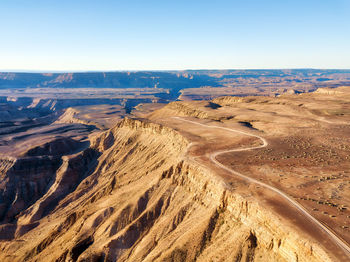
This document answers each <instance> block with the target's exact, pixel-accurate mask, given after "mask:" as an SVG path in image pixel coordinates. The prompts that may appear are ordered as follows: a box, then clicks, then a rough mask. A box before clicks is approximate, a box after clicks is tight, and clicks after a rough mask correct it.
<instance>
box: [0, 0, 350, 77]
mask: <svg viewBox="0 0 350 262" xmlns="http://www.w3.org/2000/svg"><path fill="white" fill-rule="evenodd" d="M0 25H1V30H0V70H2V71H3V70H11V69H12V70H45V71H50V70H70V71H71V70H166V69H225V68H232V69H236V68H310V67H312V68H350V0H210V1H208V0H94V1H92V0H31V1H28V0H1V1H0Z"/></svg>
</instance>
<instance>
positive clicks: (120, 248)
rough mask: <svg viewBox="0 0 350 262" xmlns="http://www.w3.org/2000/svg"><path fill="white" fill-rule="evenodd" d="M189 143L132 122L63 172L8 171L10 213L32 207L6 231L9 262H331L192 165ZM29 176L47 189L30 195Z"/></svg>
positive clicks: (65, 163)
mask: <svg viewBox="0 0 350 262" xmlns="http://www.w3.org/2000/svg"><path fill="white" fill-rule="evenodd" d="M188 145H189V141H187V140H186V139H185V138H184V137H183V136H182V135H180V134H179V133H177V132H176V131H174V130H173V129H171V128H168V127H164V126H161V125H158V124H154V123H151V122H145V121H141V120H132V119H128V118H125V119H124V120H123V121H121V122H120V123H119V124H118V125H117V126H116V127H114V128H112V129H110V130H108V131H106V132H104V133H103V134H101V135H100V136H98V137H95V138H94V139H93V140H92V141H91V146H90V148H88V149H85V150H84V151H82V152H81V153H78V154H76V155H72V156H70V157H64V158H63V159H62V160H57V161H58V162H57V163H56V164H55V166H54V167H53V166H48V167H47V166H45V164H43V163H45V159H40V161H44V162H43V163H41V167H40V168H39V165H35V167H34V166H33V168H36V169H37V170H38V171H39V172H37V171H35V172H33V174H36V176H37V180H35V179H34V178H33V177H29V176H28V175H27V173H25V172H24V171H23V170H24V169H25V168H27V166H26V165H23V164H20V163H17V162H11V160H8V162H6V163H5V164H4V165H2V166H3V167H5V166H7V168H3V171H2V172H3V174H5V173H6V174H9V172H12V175H11V176H8V178H7V179H17V180H16V181H17V182H16V183H15V184H13V185H17V187H14V186H12V188H11V189H6V192H12V195H11V194H9V195H11V198H12V199H13V201H12V202H11V203H12V206H11V207H9V209H8V210H14V209H15V208H17V210H19V209H18V207H19V206H20V205H21V208H22V209H23V208H26V207H27V206H24V205H23V204H20V200H21V199H24V198H27V199H28V198H30V199H31V201H30V203H31V204H32V205H31V206H30V207H29V208H27V209H26V210H25V211H24V212H22V213H21V214H19V215H18V216H17V217H16V218H14V217H13V215H12V218H13V219H16V223H13V224H3V225H2V226H0V232H4V233H5V232H6V234H8V235H11V232H12V239H11V238H8V239H7V241H5V242H4V241H3V242H0V248H1V250H2V252H1V253H0V260H1V261H330V260H331V259H330V257H329V256H328V254H327V253H326V252H325V251H324V250H323V249H322V248H321V247H320V246H318V244H316V243H314V242H313V241H311V240H310V239H305V238H304V237H303V236H301V235H300V234H299V233H298V232H297V231H296V230H295V229H294V228H292V227H289V226H288V225H284V224H283V221H281V219H280V218H278V217H277V216H276V215H275V214H274V213H273V212H271V211H268V210H266V209H264V208H263V207H261V206H260V205H259V204H258V203H257V202H255V201H254V200H253V199H247V198H245V197H243V196H241V195H239V194H238V193H236V192H235V191H234V190H233V189H230V188H229V187H227V186H226V184H225V183H224V182H223V181H222V180H221V179H220V178H218V177H217V176H215V174H213V171H211V170H209V169H206V168H204V167H202V166H200V165H199V164H197V163H196V162H194V161H192V160H189V159H187V158H184V155H185V152H186V150H187V148H188ZM37 161H39V160H37ZM50 163H51V164H50V165H52V163H53V162H50ZM58 166H59V167H58ZM6 170H7V171H6ZM48 170H51V171H50V174H44V172H48ZM26 172H28V171H26ZM38 174H41V175H38ZM24 177H26V179H29V178H30V181H37V183H36V184H35V183H34V182H31V184H30V187H29V189H30V190H25V189H26V188H28V187H26V185H27V184H26V183H27V182H24V181H23V179H24ZM43 177H45V179H46V180H43ZM25 181H26V180H25ZM44 181H46V182H44ZM28 183H29V182H28ZM40 183H45V184H44V185H42V184H40ZM48 187H49V188H48ZM42 188H48V189H47V190H46V192H44V191H43V190H42ZM32 189H33V190H34V189H36V191H35V190H34V191H35V192H39V191H40V192H41V193H40V194H31V193H30V192H34V191H33V190H32ZM19 196H22V198H20V197H19ZM33 196H35V197H33ZM2 199H4V197H3V198H2ZM3 213H4V212H3ZM15 213H16V212H14V211H12V214H15ZM6 217H7V218H9V217H11V216H10V215H9V211H7V213H6Z"/></svg>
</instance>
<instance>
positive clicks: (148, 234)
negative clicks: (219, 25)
mask: <svg viewBox="0 0 350 262" xmlns="http://www.w3.org/2000/svg"><path fill="white" fill-rule="evenodd" d="M198 74H201V72H200V73H198ZM206 74H208V72H207V73H206ZM187 77H188V76H187ZM216 77H217V76H216ZM186 79H188V78H186ZM334 81H336V80H334ZM342 81H343V80H342ZM341 83H343V82H341ZM254 85H255V84H254ZM323 85H326V84H325V83H323V82H322V86H321V87H317V88H315V85H311V84H310V85H308V88H309V87H310V86H312V87H313V88H312V89H313V90H311V91H313V92H308V91H310V90H309V89H305V90H299V91H303V92H301V93H299V92H294V91H293V92H282V93H281V94H274V95H271V93H268V92H267V91H266V92H267V93H263V94H261V95H260V96H259V94H256V95H254V96H251V95H248V96H246V95H244V96H242V94H238V96H220V95H218V96H217V97H216V95H215V98H213V99H210V100H198V101H193V92H194V91H193V90H192V89H190V90H187V91H186V89H184V90H181V91H180V93H179V95H180V97H179V99H181V97H182V98H183V100H184V101H175V102H171V101H163V100H161V101H160V99H165V100H166V99H169V98H165V97H163V96H162V97H161V98H160V97H157V95H155V94H158V93H162V92H164V94H169V93H170V94H171V91H166V90H163V89H161V90H159V89H158V88H156V90H154V88H153V89H151V88H150V89H145V90H146V91H147V92H146V94H143V93H142V92H141V94H140V95H139V97H137V99H140V100H137V101H136V102H135V103H130V105H131V106H130V107H127V106H126V105H127V103H126V100H125V98H123V97H122V96H123V93H122V92H121V94H117V95H116V96H115V97H113V99H121V100H120V101H119V100H118V102H117V103H114V102H111V103H105V102H106V101H107V100H108V99H110V98H111V96H110V94H106V92H107V93H108V92H110V90H109V89H108V90H107V89H105V90H103V92H104V95H103V96H101V97H99V98H98V99H102V100H101V102H100V103H97V104H94V103H92V104H91V103H88V104H86V102H84V103H85V104H84V103H82V104H79V102H77V101H78V100H79V96H78V100H75V101H74V103H73V104H69V103H67V104H66V105H65V104H64V103H63V102H62V101H63V100H64V99H65V98H64V97H63V98H60V99H63V100H61V101H59V99H58V100H57V97H56V100H54V99H52V97H50V96H48V97H45V98H43V97H42V95H43V94H40V95H41V97H40V98H41V100H42V101H40V99H39V100H35V101H34V100H33V97H32V100H28V101H26V100H25V99H23V98H19V97H21V96H19V97H15V96H14V94H13V91H11V90H10V91H9V90H5V91H2V92H3V95H4V96H7V97H11V99H12V100H13V101H12V100H11V99H8V100H6V101H5V100H4V101H3V102H2V104H1V106H2V110H1V114H0V117H1V120H2V121H1V129H0V132H1V133H0V154H1V160H0V161H1V162H0V163H1V164H0V250H1V252H0V260H1V261H350V252H349V251H350V245H349V243H350V206H349V205H350V86H347V85H344V86H342V85H340V82H337V83H336V84H334V83H333V84H332V83H329V85H330V87H332V88H329V87H324V86H323ZM333 85H335V86H333ZM281 86H283V85H282V84H281ZM40 88H41V87H40ZM143 88H145V87H143ZM206 88H208V87H206ZM210 88H214V87H210ZM210 88H209V89H210ZM221 88H227V87H221ZM230 88H232V87H230ZM251 88H252V90H253V89H254V87H251ZM278 88H280V87H278ZM204 89H205V88H204ZM84 90H85V91H86V92H87V93H89V94H90V95H91V96H95V95H96V94H92V93H93V92H92V90H90V89H84ZM225 90H226V91H227V90H228V89H225ZM264 90H265V89H264ZM274 90H275V89H274ZM276 90H277V89H276ZM292 90H297V89H296V88H292ZM56 91H57V90H56ZM66 91H67V92H68V93H69V90H66ZM129 91H131V90H129ZM207 91H208V90H207ZM226 91H225V92H226ZM304 91H307V92H305V93H304ZM6 92H7V93H6ZM8 92H11V94H10V95H9V93H8ZM21 92H23V91H21ZM50 92H52V91H50ZM50 92H48V93H50ZM133 92H135V90H133ZM186 92H187V93H186ZM200 92H203V88H202V89H201V90H200ZM208 92H209V91H208ZM232 92H233V91H232ZM239 92H240V91H239ZM273 92H275V91H273ZM0 93H1V92H0ZM204 93H205V92H204ZM202 95H203V94H201V93H200V95H199V96H198V99H202V98H203V97H201V96H202ZM263 95H264V96H263ZM104 96H105V97H104ZM131 96H132V95H131ZM145 96H146V98H145ZM185 96H186V97H185ZM95 98H96V97H95ZM34 99H35V97H34ZM72 99H75V97H74V96H73V98H72ZM83 99H86V97H84V98H83ZM103 99H107V100H103ZM123 99H124V100H123ZM129 99H134V97H129ZM142 99H144V100H142ZM148 99H150V100H148ZM11 101H12V102H13V103H12V102H11ZM43 101H44V102H43ZM57 101H58V102H59V103H58V102H57ZM84 101H85V100H84ZM152 102H153V103H152ZM168 102H170V103H168ZM16 103H17V104H16ZM70 103H72V101H70ZM56 105H60V107H58V108H57V110H53V108H55V106H56ZM39 109H40V110H39Z"/></svg>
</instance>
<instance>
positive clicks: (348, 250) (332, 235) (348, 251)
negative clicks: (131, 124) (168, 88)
mask: <svg viewBox="0 0 350 262" xmlns="http://www.w3.org/2000/svg"><path fill="white" fill-rule="evenodd" d="M173 118H174V119H177V120H180V121H184V122H188V123H192V124H196V125H200V126H204V127H206V128H216V129H223V130H226V131H229V132H234V133H239V134H243V135H246V136H251V137H256V138H258V139H260V140H261V141H262V144H261V145H259V146H254V147H246V148H238V149H229V150H221V151H215V152H212V153H211V154H210V156H209V158H210V160H211V161H212V162H213V163H214V164H215V165H217V166H219V167H220V168H222V169H224V170H226V171H228V172H229V173H231V174H233V175H235V176H238V177H241V178H243V179H245V180H247V181H248V182H250V183H255V184H257V185H259V186H262V187H264V188H267V189H269V190H271V191H273V192H275V193H277V194H278V195H280V196H281V197H283V198H284V199H286V200H287V201H288V202H289V203H291V204H292V205H293V206H294V207H296V208H297V209H298V210H299V211H300V212H301V213H302V214H303V215H304V216H306V217H307V218H308V219H309V220H310V222H312V223H314V224H315V225H317V226H318V227H319V228H320V229H322V230H323V231H324V232H326V233H327V234H328V236H329V237H330V238H331V239H332V241H334V243H336V244H337V245H338V246H339V247H340V248H341V249H342V250H343V251H344V253H345V254H346V255H347V256H348V257H349V259H350V247H349V246H348V244H347V243H346V242H345V241H343V240H342V239H341V238H339V237H338V236H337V235H336V234H335V233H333V232H332V231H331V230H330V229H328V228H327V227H326V226H324V225H323V224H322V223H321V222H320V221H318V220H317V219H316V218H315V217H313V216H312V215H311V214H310V213H309V212H308V211H307V210H306V209H305V208H304V207H303V206H302V205H301V204H299V203H298V202H297V201H295V200H294V199H292V198H291V197H290V196H288V195H287V194H286V193H284V192H282V191H281V190H279V189H277V188H275V187H273V186H271V185H269V184H266V183H264V182H261V181H259V180H256V179H254V178H251V177H248V176H246V175H243V174H242V173H240V172H237V171H235V170H233V169H231V168H229V167H227V166H225V165H223V164H222V163H220V162H219V161H218V160H217V159H216V157H217V156H218V155H221V154H225V153H231V152H240V151H248V150H253V149H259V148H263V147H266V146H268V142H267V141H266V139H265V138H263V137H261V136H258V135H254V134H250V133H247V132H243V131H240V130H235V129H231V128H227V127H219V126H210V125H205V124H201V123H198V122H195V121H191V120H188V119H183V118H180V117H173Z"/></svg>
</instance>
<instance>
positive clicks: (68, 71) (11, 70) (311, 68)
mask: <svg viewBox="0 0 350 262" xmlns="http://www.w3.org/2000/svg"><path fill="white" fill-rule="evenodd" d="M244 70H246V71H264V70H267V71H269V70H338V71H350V68H316V67H295V68H293V67H291V68H225V69H213V68H211V69H209V68H201V69H121V70H94V69H91V70H41V69H33V70H30V69H0V73H38V74H39V73H43V74H49V73H114V72H186V71H244Z"/></svg>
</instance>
